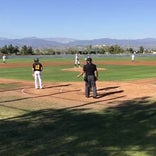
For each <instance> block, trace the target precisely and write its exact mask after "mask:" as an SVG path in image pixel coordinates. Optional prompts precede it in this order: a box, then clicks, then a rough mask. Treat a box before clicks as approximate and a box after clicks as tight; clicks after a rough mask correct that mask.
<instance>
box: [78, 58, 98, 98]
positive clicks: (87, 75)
mask: <svg viewBox="0 0 156 156" xmlns="http://www.w3.org/2000/svg"><path fill="white" fill-rule="evenodd" d="M81 75H83V76H84V81H85V96H86V97H87V98H88V97H89V96H90V91H91V89H92V90H93V98H96V97H97V88H96V80H97V79H98V71H97V67H96V65H95V64H93V63H92V58H90V57H89V58H87V60H86V64H85V65H84V66H83V71H82V73H80V74H79V75H78V76H77V77H80V76H81Z"/></svg>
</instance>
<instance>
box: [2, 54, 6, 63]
mask: <svg viewBox="0 0 156 156" xmlns="http://www.w3.org/2000/svg"><path fill="white" fill-rule="evenodd" d="M2 60H3V63H6V55H3V56H2Z"/></svg>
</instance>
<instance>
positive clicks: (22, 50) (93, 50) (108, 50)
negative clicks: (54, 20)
mask: <svg viewBox="0 0 156 156" xmlns="http://www.w3.org/2000/svg"><path fill="white" fill-rule="evenodd" d="M134 51H136V50H134V49H133V48H121V47H120V46H118V45H111V46H92V45H88V46H85V47H81V48H80V47H68V48H62V49H61V48H59V49H56V48H55V49H54V48H45V49H33V48H32V47H31V46H27V45H24V46H22V47H18V46H13V45H12V44H10V45H5V46H3V47H2V48H0V53H1V54H7V55H13V54H14V55H59V54H75V53H80V54H129V53H133V52H134ZM149 52H150V50H147V49H144V47H143V46H140V47H139V49H138V50H137V53H149Z"/></svg>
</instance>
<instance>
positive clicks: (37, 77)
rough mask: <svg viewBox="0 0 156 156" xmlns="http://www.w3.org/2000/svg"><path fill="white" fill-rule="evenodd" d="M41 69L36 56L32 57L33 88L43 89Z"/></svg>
mask: <svg viewBox="0 0 156 156" xmlns="http://www.w3.org/2000/svg"><path fill="white" fill-rule="evenodd" d="M42 70H43V66H42V64H41V63H40V62H39V59H38V58H35V59H34V63H33V65H32V76H33V77H34V81H35V89H39V88H40V89H43V86H42V75H41V74H42Z"/></svg>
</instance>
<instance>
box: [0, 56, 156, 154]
mask: <svg viewBox="0 0 156 156" xmlns="http://www.w3.org/2000/svg"><path fill="white" fill-rule="evenodd" d="M101 59H103V58H99V60H101ZM123 59H127V58H122V60H123ZM144 59H145V58H144ZM97 60H98V59H97ZM110 60H111V61H112V58H111V59H110ZM8 61H9V60H8ZM10 61H11V62H12V63H14V62H18V63H19V62H20V61H22V62H27V63H30V67H16V68H9V69H7V68H1V70H0V75H1V78H11V79H19V80H29V81H32V76H31V63H32V59H22V60H21V59H15V60H10ZM47 61H56V62H57V61H67V62H70V63H71V64H69V65H60V66H45V67H44V71H43V81H45V82H53V81H82V79H78V78H76V75H77V74H78V73H77V72H67V71H62V69H63V68H73V61H72V60H71V59H60V58H59V59H51V58H46V59H44V58H43V59H42V58H41V62H43V63H44V62H47ZM95 61H96V60H95ZM107 61H108V59H107ZM118 61H121V60H120V59H119V58H118ZM140 61H141V60H140ZM149 61H150V59H149ZM8 63H9V62H8ZM97 66H98V67H99V68H105V70H104V71H99V76H100V77H99V81H117V80H118V81H127V80H135V79H140V78H150V77H155V76H156V72H155V67H154V66H153V67H152V66H121V65H101V64H99V65H98V64H97ZM9 87H10V89H12V90H14V89H16V87H18V86H17V85H16V84H15V85H14V84H11V85H10V86H9V84H8V85H4V84H0V88H1V89H2V91H3V90H5V89H6V88H8V89H9ZM15 103H16V104H17V105H16V104H15ZM30 103H32V104H33V105H40V104H41V103H43V101H39V100H37V99H31V98H28V99H27V98H23V97H20V96H19V97H14V96H11V95H9V94H8V95H5V96H0V140H1V141H0V155H8V156H9V155H16V156H21V155H23V156H28V155H40V156H42V155H43V156H45V155H47V156H48V155H49V156H155V155H156V124H155V121H156V113H155V112H156V104H155V101H151V100H149V99H148V97H142V98H139V99H137V100H136V99H131V100H130V101H123V102H122V103H121V105H120V106H118V107H109V108H106V109H104V110H102V111H90V110H85V111H83V110H81V109H80V110H79V109H75V110H71V109H44V110H33V109H30V110H28V109H24V108H22V109H21V107H20V109H19V108H18V106H21V105H27V104H30ZM44 103H46V104H48V102H47V101H44ZM52 104H53V103H49V105H52ZM86 104H87V105H88V104H89V103H88V102H86ZM91 104H93V103H91ZM95 104H98V103H96V102H95Z"/></svg>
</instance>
